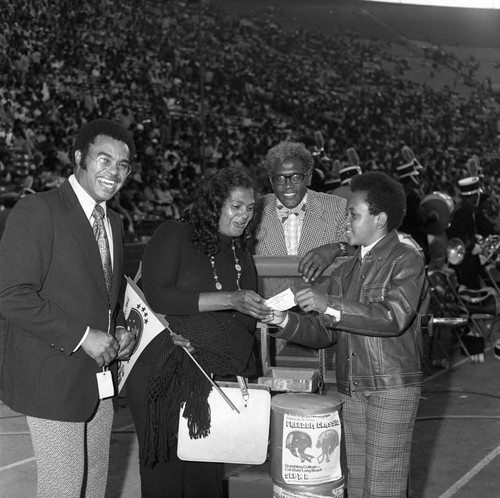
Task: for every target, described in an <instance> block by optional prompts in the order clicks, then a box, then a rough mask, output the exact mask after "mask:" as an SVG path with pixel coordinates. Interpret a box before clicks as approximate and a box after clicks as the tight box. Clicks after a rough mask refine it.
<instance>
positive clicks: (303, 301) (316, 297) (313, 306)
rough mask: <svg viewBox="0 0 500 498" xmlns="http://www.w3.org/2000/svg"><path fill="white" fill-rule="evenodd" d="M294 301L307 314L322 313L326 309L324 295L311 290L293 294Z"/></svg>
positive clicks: (326, 304)
mask: <svg viewBox="0 0 500 498" xmlns="http://www.w3.org/2000/svg"><path fill="white" fill-rule="evenodd" d="M295 300H296V301H297V304H298V305H299V306H300V308H301V309H302V310H304V311H307V312H308V313H310V312H312V311H317V312H318V313H324V312H325V311H326V308H327V307H328V303H327V301H326V294H324V293H319V292H317V291H315V290H313V289H311V288H307V289H302V290H299V291H297V293H296V294H295Z"/></svg>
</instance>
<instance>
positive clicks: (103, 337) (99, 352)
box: [82, 328, 120, 367]
mask: <svg viewBox="0 0 500 498" xmlns="http://www.w3.org/2000/svg"><path fill="white" fill-rule="evenodd" d="M82 348H83V350H84V351H85V352H86V353H87V354H88V355H89V356H90V357H91V358H93V359H94V360H95V361H96V363H97V364H98V365H99V366H100V367H107V366H108V365H109V364H110V363H111V362H112V361H113V360H114V359H115V358H116V355H117V353H118V350H119V349H120V345H119V344H118V341H117V340H116V339H115V338H114V337H113V336H112V335H111V334H108V333H107V332H103V331H102V330H98V329H92V328H91V329H90V330H89V333H88V334H87V337H85V340H84V341H83V343H82Z"/></svg>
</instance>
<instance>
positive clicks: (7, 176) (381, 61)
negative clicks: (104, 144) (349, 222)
mask: <svg viewBox="0 0 500 498" xmlns="http://www.w3.org/2000/svg"><path fill="white" fill-rule="evenodd" d="M0 6H1V11H2V12H3V15H2V20H1V23H0V189H3V191H4V192H5V191H8V190H16V191H20V190H22V189H26V188H29V189H32V190H35V191H39V190H44V189H47V188H52V187H54V186H56V185H58V184H60V183H61V182H62V181H63V180H64V179H65V178H66V177H67V176H68V175H69V174H70V172H71V170H72V168H71V164H70V160H69V151H70V146H71V137H72V136H73V135H74V133H73V132H74V131H75V130H77V129H78V128H79V126H80V125H81V123H82V122H84V121H85V120H88V119H92V118H95V117H108V118H109V117H114V118H115V119H118V120H119V121H121V122H122V123H123V124H125V125H126V126H127V127H128V128H129V129H130V130H131V131H132V132H133V135H134V139H135V142H136V145H137V149H138V156H137V158H136V161H135V172H134V174H133V175H132V176H131V177H130V179H129V181H128V184H127V186H126V187H125V188H124V189H123V190H122V191H121V193H120V196H119V197H117V200H116V208H117V209H119V210H120V212H121V213H122V215H123V217H124V219H125V220H126V225H127V226H128V228H129V232H130V234H131V236H132V235H133V231H134V225H135V224H137V222H138V221H140V220H143V219H148V218H155V217H156V218H164V217H170V216H171V217H178V216H179V214H180V213H181V212H182V210H183V209H184V208H185V207H186V206H187V205H188V204H189V202H190V199H191V195H192V192H193V187H194V186H196V183H197V181H199V180H200V178H202V175H203V174H205V175H206V174H209V173H210V171H212V170H214V169H217V168H219V167H222V166H226V165H241V166H245V167H247V168H248V169H249V170H250V171H251V172H252V173H253V174H254V176H255V177H256V179H257V180H258V182H259V185H260V189H261V190H265V188H266V182H265V177H264V176H265V173H264V170H263V168H262V166H261V163H262V158H263V157H264V155H265V153H266V152H267V150H268V149H269V148H270V147H271V146H272V145H274V144H276V143H277V142H278V141H280V140H282V139H284V138H297V137H299V136H304V135H310V136H312V135H313V134H314V132H318V131H319V132H321V134H322V136H323V137H325V150H326V153H327V155H328V156H329V157H331V158H333V159H339V160H341V161H342V162H345V161H346V157H345V151H346V150H347V149H348V148H349V147H355V149H356V151H357V152H358V155H359V157H360V160H361V166H362V168H363V169H364V170H368V169H373V168H378V169H382V170H386V171H389V172H391V171H395V168H396V167H397V166H398V165H400V164H402V162H403V158H402V156H401V149H402V147H403V145H408V146H410V147H411V148H412V150H413V151H414V153H415V155H416V156H417V158H418V159H419V161H420V162H421V163H422V165H423V166H424V168H425V169H424V173H423V175H422V180H423V188H424V191H425V192H431V191H433V190H441V191H445V192H447V193H449V194H450V195H452V196H456V194H457V181H458V179H459V178H462V177H464V176H467V174H466V170H465V165H466V162H467V159H468V158H469V157H470V156H471V155H473V154H475V155H477V156H478V157H479V158H480V161H481V166H482V168H483V171H484V172H485V174H486V177H485V179H484V181H485V188H486V189H487V191H488V192H489V193H490V194H492V195H491V196H490V201H491V203H492V206H491V208H490V209H491V212H495V213H496V212H498V206H499V204H500V202H499V200H498V199H499V198H500V183H499V182H500V180H499V177H498V173H497V172H496V170H495V167H496V166H498V164H499V161H500V155H499V145H500V143H499V138H500V128H499V127H500V121H499V111H498V109H497V104H496V100H498V95H497V96H495V94H494V90H493V89H492V88H491V86H488V85H485V84H484V82H482V81H479V80H477V81H476V79H475V71H476V69H477V66H476V65H475V62H474V61H465V62H464V61H460V60H459V59H457V58H456V57H454V56H451V55H446V54H445V53H443V52H442V51H440V52H439V53H438V54H436V52H435V51H434V52H431V53H429V54H427V55H428V57H429V60H430V61H431V63H432V64H433V66H432V67H433V70H435V71H439V67H440V65H446V66H447V67H448V68H450V67H451V68H453V69H454V70H455V71H456V74H457V80H458V79H460V80H463V81H465V82H466V83H467V84H468V85H469V87H470V92H469V94H468V95H467V96H464V95H460V94H459V93H458V92H457V91H456V90H455V89H454V88H449V87H446V88H444V89H442V90H433V89H432V87H431V86H429V85H421V84H418V83H416V82H414V81H412V80H410V79H408V78H404V74H405V72H406V71H407V70H408V69H409V62H408V59H406V58H403V57H398V56H395V55H393V54H392V53H391V52H390V51H388V50H387V42H382V41H374V40H363V39H360V38H358V37H356V36H355V35H354V34H352V33H346V34H345V35H342V36H341V35H336V36H335V37H334V38H329V37H327V36H326V35H324V34H321V33H318V32H312V31H306V30H304V29H299V28H297V29H293V30H292V29H290V28H284V27H280V26H279V25H278V24H277V23H276V22H275V21H274V20H273V18H272V14H269V15H268V16H266V17H259V18H258V17H256V16H255V17H251V18H245V19H243V20H241V19H237V18H235V17H232V16H230V15H228V14H225V13H223V12H221V11H218V10H217V9H216V8H215V7H214V6H213V5H211V4H210V3H209V2H208V3H203V8H202V9H201V10H199V8H198V7H199V6H198V2H189V1H188V0H184V1H180V0H173V1H170V2H161V1H159V0H145V1H137V0H122V1H121V2H117V1H116V0H105V1H97V0H86V1H85V2H79V1H76V0H54V1H51V2H49V1H48V0H38V1H33V0H11V1H7V0H0ZM439 54H440V55H439ZM200 74H203V75H204V87H203V94H201V92H200ZM495 97H496V100H495ZM200 116H203V118H200ZM202 141H204V144H205V146H204V148H203V153H202V152H201V150H202V149H201V147H200V144H201V143H202ZM0 193H2V190H0Z"/></svg>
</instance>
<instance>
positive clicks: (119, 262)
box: [107, 208, 123, 307]
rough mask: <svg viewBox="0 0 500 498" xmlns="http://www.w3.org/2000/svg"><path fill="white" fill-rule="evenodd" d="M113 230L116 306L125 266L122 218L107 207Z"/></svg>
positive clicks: (112, 302) (113, 302) (114, 296)
mask: <svg viewBox="0 0 500 498" xmlns="http://www.w3.org/2000/svg"><path fill="white" fill-rule="evenodd" d="M107 212H108V216H109V221H110V223H111V231H112V232H113V287H112V290H113V295H112V299H111V305H112V306H113V307H114V304H115V302H116V300H117V299H118V294H119V292H120V285H121V278H122V271H121V269H122V268H123V240H122V224H121V218H120V216H119V215H118V214H116V213H115V212H114V211H113V210H111V209H109V208H108V209H107Z"/></svg>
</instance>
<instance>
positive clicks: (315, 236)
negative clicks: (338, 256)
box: [298, 190, 326, 255]
mask: <svg viewBox="0 0 500 498" xmlns="http://www.w3.org/2000/svg"><path fill="white" fill-rule="evenodd" d="M325 229H326V217H325V209H324V208H323V206H322V205H321V203H320V202H319V201H318V198H317V197H316V195H315V193H314V191H312V190H308V191H307V207H306V214H305V216H304V221H303V224H302V232H301V234H300V244H299V250H298V253H299V254H300V255H304V254H306V253H307V252H308V251H310V250H311V249H314V248H315V247H318V246H320V245H321V241H322V240H323V234H324V233H325Z"/></svg>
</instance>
